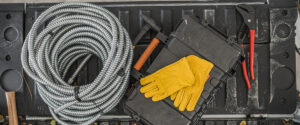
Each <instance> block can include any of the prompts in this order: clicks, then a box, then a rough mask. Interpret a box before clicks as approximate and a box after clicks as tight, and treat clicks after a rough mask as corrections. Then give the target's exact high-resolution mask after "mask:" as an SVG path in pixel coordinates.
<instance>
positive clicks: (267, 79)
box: [0, 0, 297, 124]
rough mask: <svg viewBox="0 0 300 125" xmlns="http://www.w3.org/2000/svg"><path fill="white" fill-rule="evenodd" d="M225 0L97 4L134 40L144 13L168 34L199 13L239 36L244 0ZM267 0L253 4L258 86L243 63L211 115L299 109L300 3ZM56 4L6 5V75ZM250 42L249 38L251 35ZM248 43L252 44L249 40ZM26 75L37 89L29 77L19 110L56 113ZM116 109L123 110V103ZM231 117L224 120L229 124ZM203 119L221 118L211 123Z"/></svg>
mask: <svg viewBox="0 0 300 125" xmlns="http://www.w3.org/2000/svg"><path fill="white" fill-rule="evenodd" d="M276 1H277V2H276ZM222 2H223V3H220V1H217V0H216V1H200V2H168V3H165V2H155V3H153V2H137V3H136V2H135V3H96V4H99V5H104V6H105V7H106V8H107V9H109V10H111V11H112V12H113V13H114V14H115V15H116V16H117V17H118V18H119V19H120V20H121V22H122V24H123V25H124V27H125V28H126V29H127V30H128V32H129V34H130V37H131V39H133V38H134V37H135V36H136V35H137V34H138V32H139V30H140V29H141V27H142V26H143V25H144V24H145V23H144V22H143V21H142V18H141V17H140V15H141V14H145V15H147V16H150V17H152V18H154V20H155V21H156V22H157V23H158V24H159V25H161V26H162V28H163V29H164V31H165V33H166V34H170V33H171V31H173V30H174V29H175V27H176V26H177V24H178V23H179V22H180V19H181V18H182V17H183V16H184V15H193V14H194V15H197V16H198V17H200V18H201V19H204V20H206V21H207V22H208V23H209V24H210V25H212V26H214V27H215V28H216V29H217V30H218V31H220V32H221V33H223V34H225V35H227V36H229V37H233V38H236V34H237V29H239V27H240V25H241V23H242V19H241V17H240V15H239V14H238V13H237V12H236V11H235V6H234V5H236V4H238V3H239V2H241V1H240V0H226V1H222ZM265 2H267V1H266V0H254V1H253V0H252V1H251V3H252V4H255V8H256V12H257V13H256V17H257V18H256V21H255V22H256V24H257V28H256V41H255V42H256V45H255V49H256V50H255V74H256V80H255V81H252V82H251V84H252V89H251V90H250V91H248V90H247V88H246V84H245V82H244V80H243V77H242V74H241V67H238V68H237V73H236V74H235V75H234V77H232V78H230V79H229V80H228V81H227V84H226V85H225V86H224V87H222V88H221V89H220V91H219V92H218V94H217V95H216V98H215V100H214V101H213V102H212V103H211V104H210V105H208V111H207V114H233V113H241V114H250V113H272V114H289V113H292V112H293V111H294V110H295V107H296V84H295V83H296V80H295V55H294V54H295V53H294V41H295V40H294V35H295V33H294V29H295V26H294V23H295V21H296V19H297V8H296V6H293V5H294V4H288V3H295V1H294V0H288V1H286V0H281V1H279V0H274V1H273V0H270V5H265V4H264V3H265ZM285 2H286V3H287V4H285ZM283 3H284V4H283ZM51 5H53V4H26V13H25V10H24V4H0V71H1V72H0V75H1V73H2V72H3V71H4V70H7V69H17V70H18V71H19V72H20V73H22V69H21V62H20V50H21V45H22V42H23V40H24V37H25V35H26V34H27V33H28V31H29V29H30V28H31V25H32V23H33V22H34V20H35V19H36V18H37V17H38V15H39V14H40V13H41V12H43V10H45V9H47V8H48V7H49V6H51ZM277 7H278V8H277ZM279 7H280V8H279ZM7 14H9V15H10V16H7ZM8 26H12V27H14V28H13V29H14V30H10V31H9V32H8V33H5V32H4V31H5V30H6V29H7V27H8ZM14 32H17V34H18V35H17V36H16V33H14ZM5 34H6V35H5ZM11 34H13V35H11ZM155 34H156V33H155V31H150V32H149V33H148V34H146V35H145V36H144V37H143V39H142V41H141V43H140V44H139V45H138V46H137V47H136V49H135V57H134V58H135V59H134V61H136V59H137V58H138V57H139V56H140V55H141V53H142V52H143V50H144V49H145V47H146V45H147V44H148V43H149V41H150V40H151V39H152V37H154V36H155ZM14 38H15V39H14ZM9 41H14V42H9ZM244 42H245V43H248V41H247V40H246V41H244ZM1 46H2V47H1ZM246 47H248V46H247V44H246ZM157 53H158V51H156V52H155V53H154V54H153V55H152V56H151V57H150V59H149V60H148V62H147V63H146V66H145V67H144V68H143V69H142V72H144V71H146V67H147V65H149V64H150V63H151V62H152V61H153V60H154V58H155V55H157ZM7 55H9V56H10V57H8V56H7ZM96 62H97V59H92V60H91V61H90V62H89V63H88V65H87V66H86V67H84V69H83V71H86V72H81V73H80V76H79V78H78V83H88V82H89V81H90V80H92V79H93V78H94V77H95V75H96V74H97V72H98V71H97V70H95V69H97V67H101V64H96ZM25 79H26V82H27V83H28V85H29V88H30V90H31V92H32V98H31V96H30V92H29V91H28V89H27V86H26V84H25V83H26V82H25V81H24V82H23V86H22V87H21V89H20V90H21V91H18V92H17V95H16V98H17V109H18V113H19V114H20V115H38V116H50V114H49V111H48V108H47V106H46V105H45V104H44V102H43V101H42V100H41V98H40V97H39V95H38V93H37V90H36V88H35V86H34V84H33V81H32V80H31V79H30V78H28V77H27V76H26V75H25ZM0 84H1V83H0ZM0 114H4V115H6V114H7V109H6V101H5V94H4V91H3V89H0ZM112 114H123V106H122V103H121V104H120V105H119V106H118V107H117V108H116V109H115V110H114V111H113V112H112ZM220 122H222V121H220ZM227 122H228V121H227ZM227 122H226V121H224V123H226V124H228V123H227ZM203 124H217V123H215V122H213V123H209V122H206V123H203Z"/></svg>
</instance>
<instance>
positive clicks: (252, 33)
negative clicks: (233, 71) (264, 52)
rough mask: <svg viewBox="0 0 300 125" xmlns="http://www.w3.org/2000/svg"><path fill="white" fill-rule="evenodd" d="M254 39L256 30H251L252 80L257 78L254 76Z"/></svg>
mask: <svg viewBox="0 0 300 125" xmlns="http://www.w3.org/2000/svg"><path fill="white" fill-rule="evenodd" d="M254 40H255V30H250V75H251V78H252V80H254V79H255V76H254Z"/></svg>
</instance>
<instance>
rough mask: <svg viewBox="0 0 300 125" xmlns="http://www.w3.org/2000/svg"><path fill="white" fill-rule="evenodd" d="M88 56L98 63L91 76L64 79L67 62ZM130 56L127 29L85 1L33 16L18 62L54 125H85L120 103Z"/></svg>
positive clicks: (63, 4) (86, 58)
mask: <svg viewBox="0 0 300 125" xmlns="http://www.w3.org/2000/svg"><path fill="white" fill-rule="evenodd" d="M44 26H45V28H44V29H43V27H44ZM91 55H95V56H97V57H98V58H99V60H101V62H102V64H103V68H102V69H101V71H100V73H99V74H98V75H97V77H96V78H95V80H94V81H93V82H91V83H90V84H87V85H81V86H72V85H70V84H69V83H68V82H66V81H65V80H66V79H68V78H66V74H67V72H68V70H69V68H70V67H71V65H72V64H73V63H75V62H76V61H77V60H78V59H80V58H85V59H84V61H83V62H82V64H85V62H86V61H88V59H89V58H90V57H91ZM132 56H133V50H132V45H131V41H130V38H129V36H128V33H127V31H126V30H125V28H123V26H122V25H121V23H120V22H119V20H118V19H117V18H116V17H115V16H114V15H113V14H112V13H111V12H109V11H108V10H106V9H104V8H102V7H99V6H96V5H93V4H88V3H62V4H57V5H54V6H52V7H50V8H49V9H47V10H46V11H44V12H43V13H42V14H41V15H40V16H39V17H38V18H37V19H36V21H35V22H34V24H33V26H32V28H31V30H30V32H29V33H28V35H27V37H26V39H25V42H24V45H23V48H22V55H21V60H22V65H23V68H24V70H25V71H26V73H27V74H28V75H29V76H30V77H31V78H32V79H33V80H34V82H35V85H36V87H37V90H38V92H39V94H40V96H41V98H42V99H43V101H44V102H45V103H46V104H47V105H48V107H49V110H50V112H51V114H52V116H53V117H54V118H55V119H56V120H57V121H58V122H59V123H61V124H86V125H87V124H91V123H93V122H94V121H95V120H97V119H98V118H99V117H100V116H101V115H102V114H104V113H107V112H108V111H110V110H111V109H112V108H114V107H115V106H116V105H117V104H118V103H119V101H120V99H121V98H122V96H123V95H124V93H125V90H126V88H127V83H128V79H129V74H130V67H131V62H132ZM81 67H82V65H81V66H79V67H78V68H79V69H80V68H81ZM69 82H70V81H69ZM71 82H72V80H71Z"/></svg>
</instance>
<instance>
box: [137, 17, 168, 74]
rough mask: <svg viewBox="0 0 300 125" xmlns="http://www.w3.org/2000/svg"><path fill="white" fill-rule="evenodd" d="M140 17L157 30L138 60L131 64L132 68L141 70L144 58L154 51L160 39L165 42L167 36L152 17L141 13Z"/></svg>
mask: <svg viewBox="0 0 300 125" xmlns="http://www.w3.org/2000/svg"><path fill="white" fill-rule="evenodd" d="M142 18H143V19H144V21H145V22H146V23H147V24H149V25H151V28H153V29H154V30H156V31H157V32H158V34H157V35H156V36H155V37H154V38H153V39H152V41H151V42H150V44H149V45H148V47H147V48H146V50H145V51H144V53H143V54H142V55H141V56H140V58H139V59H138V61H137V62H136V63H135V65H134V66H133V68H134V69H135V70H137V71H140V70H141V68H142V66H143V65H144V63H145V62H146V60H147V59H148V58H149V56H150V55H151V53H152V52H153V51H154V49H155V48H156V47H157V46H158V44H159V43H160V41H162V42H165V41H166V40H167V36H166V35H164V34H163V33H162V32H161V28H160V26H158V25H157V24H156V23H155V21H154V20H153V19H151V18H150V17H147V16H145V15H142Z"/></svg>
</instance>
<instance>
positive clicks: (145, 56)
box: [133, 38, 160, 71]
mask: <svg viewBox="0 0 300 125" xmlns="http://www.w3.org/2000/svg"><path fill="white" fill-rule="evenodd" d="M159 42H160V41H159V39H157V38H153V39H152V41H151V43H150V44H149V46H148V47H147V48H146V50H145V51H144V53H143V54H142V56H141V57H140V58H139V60H138V61H137V62H136V63H135V65H134V66H133V68H134V69H135V70H137V71H140V70H141V68H142V66H143V65H144V64H145V62H146V61H147V59H148V58H149V56H150V55H151V53H152V52H153V51H154V49H155V48H156V47H157V45H158V44H159Z"/></svg>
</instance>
